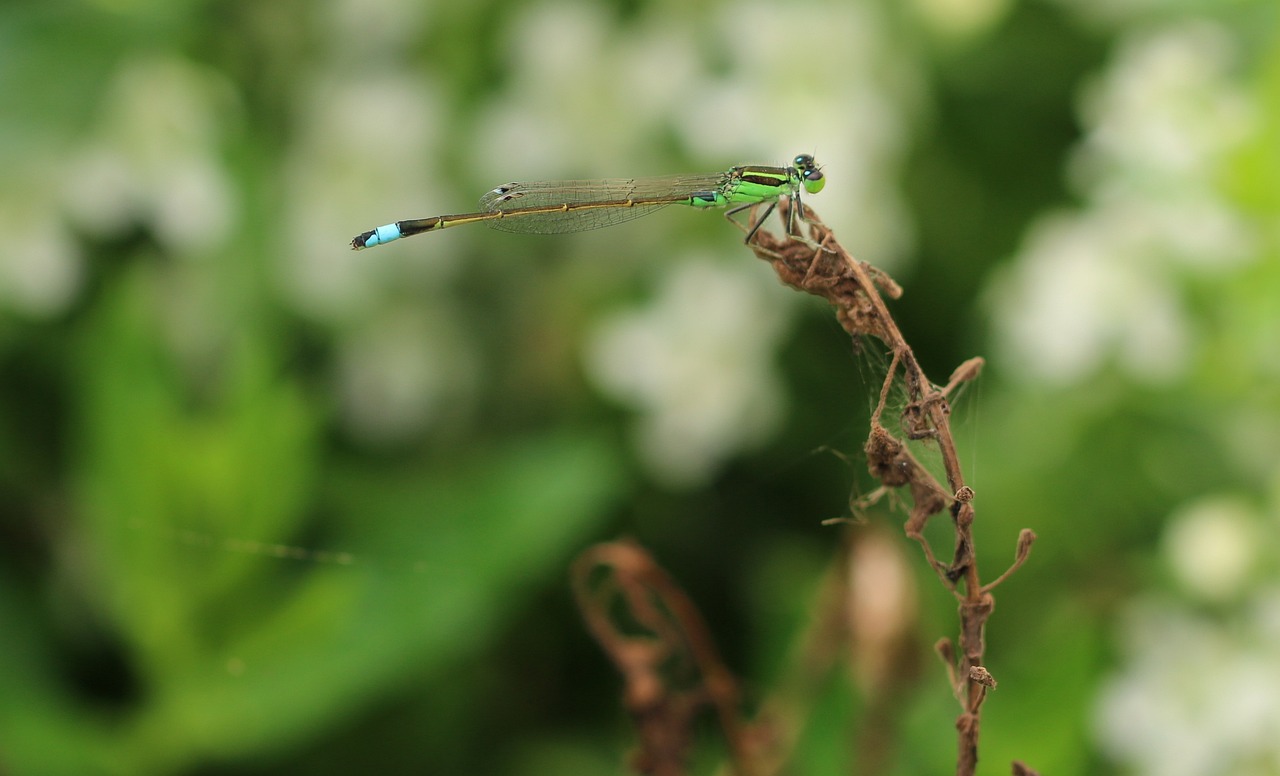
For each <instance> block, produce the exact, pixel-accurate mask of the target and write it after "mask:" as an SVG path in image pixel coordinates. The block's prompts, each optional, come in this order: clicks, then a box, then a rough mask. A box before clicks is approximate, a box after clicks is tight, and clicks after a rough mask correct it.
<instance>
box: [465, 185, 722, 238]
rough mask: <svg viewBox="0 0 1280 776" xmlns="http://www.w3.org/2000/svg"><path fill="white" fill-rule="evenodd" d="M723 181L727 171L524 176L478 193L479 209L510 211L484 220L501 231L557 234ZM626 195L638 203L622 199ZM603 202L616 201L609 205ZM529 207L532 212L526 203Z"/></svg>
mask: <svg viewBox="0 0 1280 776" xmlns="http://www.w3.org/2000/svg"><path fill="white" fill-rule="evenodd" d="M727 181H728V174H727V173H722V172H721V173H713V174H710V175H668V176H663V177H657V178H606V179H602V180H589V181H530V182H527V183H507V184H504V185H502V186H498V187H496V188H494V189H493V190H492V191H490V192H488V193H487V194H485V195H484V196H483V197H481V198H480V210H481V211H483V212H486V213H496V212H499V211H501V212H505V213H509V214H510V215H509V216H507V217H504V218H495V219H493V220H491V221H486V222H485V223H486V224H488V225H489V226H490V227H492V228H494V229H500V230H502V231H504V232H524V233H535V234H561V233H564V232H582V231H586V230H588V229H599V228H601V227H604V226H613V225H614V224H620V223H622V222H624V221H630V220H632V219H634V218H639V217H640V216H645V215H648V214H650V213H652V212H654V211H655V210H661V209H662V208H664V207H666V206H667V205H670V204H674V203H677V202H686V201H687V200H688V199H689V197H690V196H691V195H692V194H694V193H695V192H700V191H714V190H716V189H719V188H720V187H721V186H723V185H724V184H725V183H726V182H727ZM628 201H633V202H635V201H641V202H643V203H644V204H633V205H627V204H626V203H627V202H628ZM609 203H617V206H616V207H609V206H608V205H609ZM595 204H600V205H604V206H603V207H595V208H585V209H579V210H553V211H544V212H539V211H537V210H536V209H537V208H546V207H557V206H560V205H595ZM531 208H532V209H534V210H533V211H532V212H531V211H530V209H531Z"/></svg>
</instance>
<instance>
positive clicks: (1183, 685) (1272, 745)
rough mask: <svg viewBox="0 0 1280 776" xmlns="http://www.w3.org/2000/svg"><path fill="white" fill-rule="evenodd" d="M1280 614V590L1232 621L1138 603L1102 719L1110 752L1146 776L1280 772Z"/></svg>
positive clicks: (1102, 738)
mask: <svg viewBox="0 0 1280 776" xmlns="http://www.w3.org/2000/svg"><path fill="white" fill-rule="evenodd" d="M1278 612H1280V590H1276V589H1268V590H1262V591H1259V592H1258V594H1257V596H1256V601H1255V602H1254V605H1253V606H1251V607H1247V608H1246V609H1245V610H1244V611H1243V612H1241V613H1240V615H1239V616H1238V617H1237V618H1234V619H1230V620H1226V621H1222V620H1218V619H1213V618H1210V617H1208V616H1204V615H1199V614H1194V613H1191V612H1188V611H1184V610H1182V609H1180V608H1179V607H1178V606H1176V605H1175V604H1173V603H1170V602H1157V601H1146V602H1140V603H1139V604H1137V605H1135V606H1134V607H1133V608H1132V609H1131V610H1130V611H1129V612H1128V613H1127V615H1126V616H1125V625H1126V634H1125V636H1126V639H1125V641H1126V643H1125V645H1124V646H1125V649H1124V651H1125V658H1124V660H1123V663H1122V668H1121V670H1120V672H1119V673H1118V674H1117V675H1115V676H1113V677H1112V678H1110V679H1109V680H1108V681H1107V682H1106V683H1105V684H1104V686H1103V689H1102V692H1101V694H1100V695H1099V702H1098V706H1097V708H1096V712H1095V717H1094V731H1095V736H1096V738H1097V740H1098V741H1099V743H1100V744H1101V746H1102V749H1103V751H1104V752H1105V753H1106V754H1107V755H1109V756H1110V757H1111V758H1112V759H1114V760H1116V761H1117V762H1119V763H1122V764H1123V765H1124V766H1125V768H1126V771H1125V772H1126V773H1133V774H1139V775H1141V776H1145V775H1146V774H1150V775H1151V776H1252V775H1254V774H1256V775H1257V776H1263V775H1264V774H1267V775H1274V774H1276V773H1280V655H1278V654H1277V651H1276V646H1275V645H1276V641H1275V639H1276V635H1277V633H1276V631H1277V625H1278V623H1277V620H1278V619H1280V618H1278V617H1277V616H1276V615H1277V613H1278ZM1268 613H1270V614H1268Z"/></svg>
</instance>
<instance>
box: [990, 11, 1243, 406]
mask: <svg viewBox="0 0 1280 776" xmlns="http://www.w3.org/2000/svg"><path fill="white" fill-rule="evenodd" d="M1231 55H1232V51H1231V45H1230V38H1228V37H1227V36H1226V35H1225V34H1224V33H1222V32H1221V31H1220V30H1218V29H1217V28H1215V27H1213V26H1211V25H1209V24H1208V23H1207V22H1199V21H1197V22H1187V23H1183V24H1181V25H1177V26H1173V27H1170V28H1167V29H1163V30H1161V31H1158V32H1155V33H1144V34H1140V35H1137V36H1135V37H1134V38H1133V39H1132V40H1131V41H1130V42H1128V43H1127V44H1126V45H1124V46H1123V47H1122V49H1121V52H1120V54H1119V55H1118V56H1117V59H1116V61H1115V62H1114V64H1113V65H1112V67H1111V68H1110V69H1109V70H1108V71H1107V74H1106V75H1105V77H1104V78H1103V79H1102V80H1101V81H1100V82H1099V83H1098V84H1097V85H1096V86H1095V87H1094V88H1093V89H1092V90H1091V91H1090V93H1089V95H1088V97H1087V98H1086V100H1085V109H1084V114H1085V121H1086V123H1087V124H1088V125H1089V127H1090V130H1089V132H1088V134H1087V136H1086V139H1085V141H1084V143H1083V144H1082V146H1081V148H1080V150H1079V153H1078V154H1077V157H1076V159H1075V176H1076V179H1077V181H1078V182H1079V183H1080V184H1081V185H1082V186H1083V187H1084V189H1085V191H1086V199H1087V204H1086V206H1085V207H1084V209H1083V210H1081V211H1079V212H1076V213H1071V214H1062V213H1058V214H1053V215H1050V216H1046V217H1044V218H1043V219H1042V220H1041V221H1040V222H1038V223H1036V224H1035V225H1033V226H1032V228H1031V230H1030V231H1029V233H1028V236H1027V238H1026V241H1025V244H1024V246H1023V248H1022V251H1021V255H1020V256H1019V257H1018V258H1017V259H1016V260H1015V263H1014V265H1013V267H1012V268H1011V270H1010V271H1009V273H1008V274H1006V276H1005V277H1003V278H1002V279H1001V280H1000V281H999V282H997V283H996V284H995V285H994V286H993V290H992V293H991V294H990V296H989V297H988V304H989V305H990V306H991V307H992V308H993V318H994V321H995V337H994V339H995V344H996V347H997V348H998V349H999V350H1001V351H1003V353H1004V358H1003V360H1004V361H1005V362H1007V363H1008V364H1010V365H1011V366H1012V367H1014V369H1017V370H1020V371H1021V372H1022V373H1023V374H1025V375H1027V376H1029V377H1034V378H1039V379H1045V380H1050V381H1054V382H1059V383H1063V384H1067V383H1071V382H1073V381H1076V380H1079V379H1081V378H1082V377H1084V376H1086V375H1088V374H1090V373H1092V372H1095V371H1097V370H1098V369H1100V368H1102V366H1103V365H1105V364H1107V363H1109V362H1111V361H1113V360H1114V361H1115V362H1116V363H1117V365H1118V366H1119V367H1120V368H1122V369H1124V370H1125V371H1127V372H1128V373H1129V374H1130V375H1131V376H1133V377H1135V378H1136V379H1138V380H1142V381H1147V382H1162V381H1166V380H1169V379H1173V378H1175V377H1177V376H1179V375H1180V374H1181V373H1182V372H1183V371H1184V370H1185V367H1186V366H1187V364H1188V362H1189V359H1190V357H1191V353H1192V346H1193V344H1194V343H1193V342H1192V341H1191V335H1190V333H1189V330H1188V329H1189V327H1188V325H1187V320H1188V313H1187V312H1185V308H1184V305H1183V302H1182V299H1181V290H1180V286H1179V282H1180V278H1179V275H1180V274H1181V271H1182V270H1184V269H1188V268H1189V269H1192V270H1202V271H1206V272H1220V271H1222V269H1223V268H1224V267H1230V266H1232V265H1239V264H1241V263H1243V262H1246V261H1248V260H1249V259H1250V258H1251V257H1252V256H1253V255H1254V252H1255V249H1256V245H1257V244H1258V235H1257V234H1255V232H1254V227H1253V226H1252V225H1250V224H1249V223H1247V222H1246V221H1244V220H1243V219H1242V218H1241V217H1240V216H1239V215H1237V213H1236V212H1235V211H1234V210H1233V209H1232V207H1231V206H1230V204H1229V203H1227V202H1226V201H1225V200H1224V199H1223V197H1222V196H1221V195H1220V194H1219V193H1218V191H1217V190H1216V188H1215V187H1216V185H1217V180H1216V177H1217V176H1218V174H1219V170H1220V168H1221V165H1223V164H1224V163H1225V160H1226V159H1227V156H1228V154H1229V153H1230V152H1231V151H1232V149H1233V148H1234V147H1235V146H1236V144H1238V143H1239V142H1241V141H1242V140H1243V139H1244V138H1246V137H1247V136H1248V134H1249V132H1250V128H1251V126H1252V121H1253V119H1252V109H1251V104H1250V103H1249V100H1248V98H1247V97H1246V96H1245V94H1244V93H1243V92H1242V91H1241V90H1240V89H1239V87H1238V86H1236V85H1235V84H1234V83H1233V82H1232V81H1231V80H1230V77H1229V68H1230V64H1231Z"/></svg>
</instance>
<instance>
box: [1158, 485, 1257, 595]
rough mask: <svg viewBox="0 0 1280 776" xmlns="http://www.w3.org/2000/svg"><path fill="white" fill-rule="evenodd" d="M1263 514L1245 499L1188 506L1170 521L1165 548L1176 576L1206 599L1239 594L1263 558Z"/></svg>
mask: <svg viewBox="0 0 1280 776" xmlns="http://www.w3.org/2000/svg"><path fill="white" fill-rule="evenodd" d="M1261 534H1262V531H1261V519H1260V518H1259V516H1258V515H1257V514H1256V513H1255V511H1254V510H1253V509H1251V508H1250V507H1249V505H1248V504H1246V503H1245V502H1243V501H1242V500H1239V499H1235V498H1227V497H1216V498H1206V499H1203V500H1200V501H1196V502H1193V503H1191V504H1188V505H1186V506H1184V507H1183V508H1182V509H1180V510H1179V511H1178V512H1176V513H1175V514H1174V515H1173V516H1172V517H1170V518H1169V522H1168V524H1167V525H1166V526H1165V533H1164V540H1163V545H1164V546H1163V549H1164V554H1165V559H1166V560H1167V562H1168V563H1169V566H1170V568H1171V569H1172V570H1173V573H1174V576H1176V577H1177V579H1178V581H1179V582H1180V583H1181V584H1182V586H1183V587H1184V588H1186V589H1187V590H1188V591H1190V592H1191V593H1193V594H1194V595H1196V596H1199V597H1201V598H1204V599H1207V600H1211V601H1223V600H1226V599H1229V598H1232V597H1234V596H1236V595H1239V594H1240V593H1241V592H1242V591H1243V589H1244V586H1245V584H1246V583H1247V582H1248V581H1249V578H1250V575H1251V573H1252V572H1253V571H1254V569H1255V567H1256V566H1257V563H1258V550H1259V547H1260V546H1261V545H1260V540H1262V539H1263V536H1262V535H1261Z"/></svg>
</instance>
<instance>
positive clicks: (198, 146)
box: [63, 58, 238, 255]
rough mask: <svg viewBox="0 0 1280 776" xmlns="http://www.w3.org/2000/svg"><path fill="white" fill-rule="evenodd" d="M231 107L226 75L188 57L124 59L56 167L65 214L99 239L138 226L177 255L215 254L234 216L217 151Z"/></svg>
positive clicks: (231, 196)
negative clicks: (84, 138)
mask: <svg viewBox="0 0 1280 776" xmlns="http://www.w3.org/2000/svg"><path fill="white" fill-rule="evenodd" d="M237 107H238V105H237V103H236V99H235V91H234V89H233V87H232V86H231V85H230V84H229V83H228V82H227V81H226V80H225V78H223V77H222V76H221V75H219V74H218V73H216V72H213V71H211V70H207V69H205V68H202V67H200V66H198V65H196V64H194V63H191V62H187V61H185V60H182V59H177V58H151V59H140V60H135V61H132V62H128V63H126V64H124V65H123V66H121V67H120V69H119V70H118V71H117V72H116V73H115V74H114V77H113V79H112V82H111V84H110V86H109V87H108V89H107V93H106V96H105V98H104V100H103V105H102V111H103V114H104V115H103V117H102V120H101V121H99V122H98V124H97V126H98V128H99V129H98V131H97V132H96V134H95V135H94V136H93V137H92V138H90V139H89V141H88V142H87V143H86V144H85V146H84V148H83V149H82V150H81V151H80V152H79V153H77V154H72V155H71V161H70V163H69V164H68V165H66V166H65V168H64V170H63V189H64V192H65V193H64V197H63V198H64V200H65V204H66V208H67V210H68V211H69V212H70V214H71V215H72V217H73V218H74V219H75V220H76V221H77V222H78V224H79V225H80V226H81V227H82V228H84V229H86V230H88V231H90V232H93V233H96V234H99V235H103V236H110V235H112V234H114V233H117V232H119V231H121V230H123V229H128V228H130V227H131V226H133V225H134V224H137V223H141V224H145V225H146V226H148V227H149V228H150V229H151V230H152V231H153V232H154V234H155V237H156V239H157V240H159V241H160V242H161V244H163V245H164V246H165V247H166V248H168V249H170V250H171V251H173V252H174V253H176V254H178V255H183V254H188V255H190V254H204V253H208V252H210V251H212V250H214V249H215V248H217V247H218V246H220V245H221V244H223V243H224V242H225V241H226V240H227V239H228V238H229V237H230V236H231V233H232V230H233V228H234V226H235V221H236V218H237V215H238V214H237V212H236V210H237V208H236V199H235V193H234V187H233V186H232V183H231V180H230V178H229V177H228V174H227V173H226V171H225V170H224V164H223V161H222V159H221V158H220V155H219V154H220V149H219V144H220V143H221V142H222V139H223V134H224V132H225V131H226V129H227V123H228V122H229V120H231V117H233V116H234V115H235V109H236V108H237Z"/></svg>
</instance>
